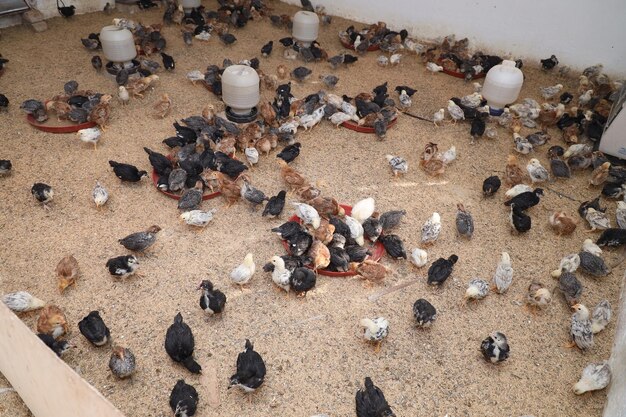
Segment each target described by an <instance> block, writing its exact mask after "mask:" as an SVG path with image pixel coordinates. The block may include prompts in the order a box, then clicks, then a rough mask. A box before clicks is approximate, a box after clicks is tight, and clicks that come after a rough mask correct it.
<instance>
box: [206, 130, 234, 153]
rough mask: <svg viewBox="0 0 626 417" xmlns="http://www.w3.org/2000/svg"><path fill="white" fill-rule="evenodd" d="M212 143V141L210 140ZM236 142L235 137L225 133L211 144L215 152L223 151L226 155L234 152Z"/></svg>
mask: <svg viewBox="0 0 626 417" xmlns="http://www.w3.org/2000/svg"><path fill="white" fill-rule="evenodd" d="M212 143H213V142H212ZM236 144H237V138H236V137H235V136H234V135H231V134H225V135H224V137H222V138H221V139H220V141H219V143H216V144H215V145H214V146H213V150H214V151H215V152H218V151H219V152H223V153H225V154H226V155H232V154H233V153H235V145H236Z"/></svg>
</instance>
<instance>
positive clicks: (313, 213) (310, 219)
mask: <svg viewBox="0 0 626 417" xmlns="http://www.w3.org/2000/svg"><path fill="white" fill-rule="evenodd" d="M292 204H293V205H294V206H295V208H296V216H298V217H299V218H300V219H302V221H303V222H304V223H305V224H310V225H311V226H313V229H316V230H317V228H319V227H320V223H321V221H322V220H321V219H320V215H319V213H318V212H317V210H315V208H314V207H312V206H310V205H308V204H304V203H292Z"/></svg>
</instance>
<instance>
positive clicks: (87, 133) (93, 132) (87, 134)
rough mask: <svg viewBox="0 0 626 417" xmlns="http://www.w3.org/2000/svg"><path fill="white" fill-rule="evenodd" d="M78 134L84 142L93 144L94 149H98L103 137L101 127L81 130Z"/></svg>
mask: <svg viewBox="0 0 626 417" xmlns="http://www.w3.org/2000/svg"><path fill="white" fill-rule="evenodd" d="M76 134H77V135H78V137H79V138H80V140H82V141H83V142H86V143H93V148H94V149H96V147H97V145H98V141H99V140H100V136H102V130H100V128H99V127H90V128H88V129H80V130H79V131H78V132H76Z"/></svg>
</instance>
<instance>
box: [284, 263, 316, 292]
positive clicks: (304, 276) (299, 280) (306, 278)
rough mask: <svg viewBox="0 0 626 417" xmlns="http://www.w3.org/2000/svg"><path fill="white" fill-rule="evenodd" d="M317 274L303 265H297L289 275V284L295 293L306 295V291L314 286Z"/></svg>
mask: <svg viewBox="0 0 626 417" xmlns="http://www.w3.org/2000/svg"><path fill="white" fill-rule="evenodd" d="M316 282H317V276H316V275H315V272H313V271H312V270H310V269H309V268H305V267H298V268H296V269H294V270H293V272H292V273H291V276H290V277H289V286H290V287H291V289H292V290H294V291H295V292H296V294H298V295H300V294H302V295H306V293H307V291H311V290H312V289H313V288H315V283H316Z"/></svg>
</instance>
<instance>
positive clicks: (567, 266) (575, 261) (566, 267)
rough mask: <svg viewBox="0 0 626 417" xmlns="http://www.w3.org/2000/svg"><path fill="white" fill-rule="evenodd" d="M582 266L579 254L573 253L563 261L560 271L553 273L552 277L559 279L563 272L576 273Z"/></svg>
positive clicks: (556, 270)
mask: <svg viewBox="0 0 626 417" xmlns="http://www.w3.org/2000/svg"><path fill="white" fill-rule="evenodd" d="M579 266H580V256H578V254H577V253H572V254H569V255H566V256H564V257H563V258H562V259H561V262H560V264H559V267H558V269H555V270H554V271H552V272H551V275H552V277H554V278H557V277H559V276H561V274H562V273H563V272H571V273H574V272H576V270H577V269H578V267H579Z"/></svg>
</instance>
